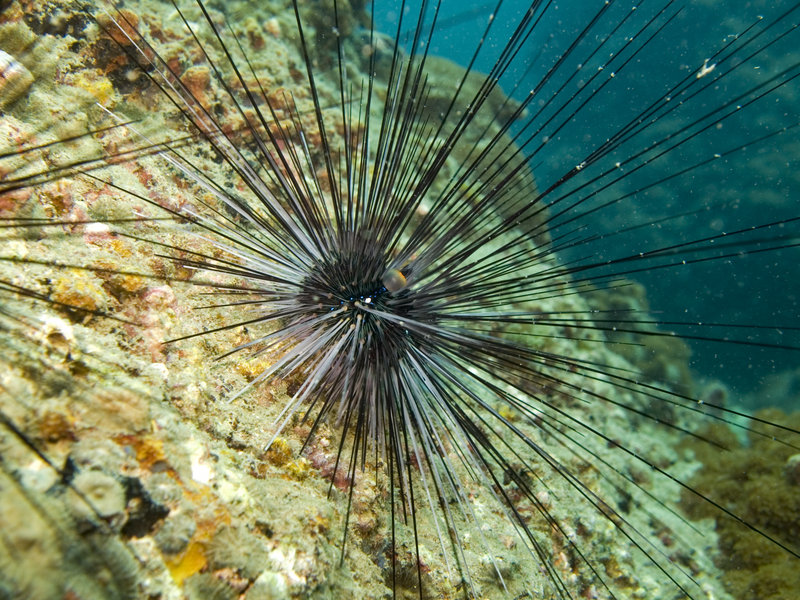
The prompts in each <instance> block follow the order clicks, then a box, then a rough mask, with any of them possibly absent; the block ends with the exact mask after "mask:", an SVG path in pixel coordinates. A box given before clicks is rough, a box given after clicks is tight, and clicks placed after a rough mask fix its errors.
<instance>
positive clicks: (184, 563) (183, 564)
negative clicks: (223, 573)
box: [164, 540, 208, 585]
mask: <svg viewBox="0 0 800 600" xmlns="http://www.w3.org/2000/svg"><path fill="white" fill-rule="evenodd" d="M164 562H165V564H166V565H167V569H169V573H170V575H172V579H173V580H174V581H175V583H177V584H178V585H181V584H182V583H183V582H184V581H185V580H186V579H188V578H189V577H191V576H192V575H194V574H195V573H199V572H200V571H202V570H203V569H204V568H205V566H206V565H207V564H208V558H207V557H206V546H205V543H203V542H199V541H197V540H192V541H191V542H189V545H188V546H187V547H186V550H184V551H183V552H182V553H181V554H180V555H179V556H178V557H176V558H172V559H170V558H168V559H166V560H165V561H164Z"/></svg>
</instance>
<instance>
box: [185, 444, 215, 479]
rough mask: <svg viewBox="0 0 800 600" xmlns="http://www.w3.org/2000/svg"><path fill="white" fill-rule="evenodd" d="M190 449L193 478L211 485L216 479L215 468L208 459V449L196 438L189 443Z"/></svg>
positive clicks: (188, 447)
mask: <svg viewBox="0 0 800 600" xmlns="http://www.w3.org/2000/svg"><path fill="white" fill-rule="evenodd" d="M186 446H187V450H188V451H189V461H190V464H191V469H192V479H193V480H194V481H196V482H197V483H202V484H204V485H209V484H210V483H211V480H212V479H214V469H213V468H212V467H211V465H210V464H208V462H207V460H206V458H207V457H206V454H207V453H206V449H205V447H204V446H203V445H202V444H201V443H200V442H199V441H198V440H196V439H190V440H189V441H188V442H187V443H186Z"/></svg>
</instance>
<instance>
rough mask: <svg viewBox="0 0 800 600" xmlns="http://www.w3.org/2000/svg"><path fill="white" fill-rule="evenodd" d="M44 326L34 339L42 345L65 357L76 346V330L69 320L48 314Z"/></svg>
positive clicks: (42, 321)
mask: <svg viewBox="0 0 800 600" xmlns="http://www.w3.org/2000/svg"><path fill="white" fill-rule="evenodd" d="M41 323H42V326H41V327H40V328H39V329H38V330H37V331H36V333H35V334H34V340H35V341H36V342H38V343H39V344H41V346H42V347H44V348H48V349H50V350H55V351H57V352H59V353H61V354H63V355H64V356H65V357H66V355H67V354H70V353H71V352H72V351H74V349H75V347H76V341H75V332H74V330H73V329H72V325H70V324H69V323H68V322H67V321H65V320H64V319H62V318H60V317H54V316H52V315H46V316H44V317H43V318H42V320H41Z"/></svg>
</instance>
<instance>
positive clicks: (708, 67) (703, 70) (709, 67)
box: [695, 58, 717, 79]
mask: <svg viewBox="0 0 800 600" xmlns="http://www.w3.org/2000/svg"><path fill="white" fill-rule="evenodd" d="M708 61H709V59H708V58H707V59H705V60H704V61H703V66H702V67H700V70H699V71H698V72H697V75H695V77H697V79H701V78H703V77H705V76H706V75H708V74H709V73H711V71H713V70H714V68H715V67H716V66H717V63H713V64H711V65H709V64H708Z"/></svg>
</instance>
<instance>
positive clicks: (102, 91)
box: [72, 70, 114, 106]
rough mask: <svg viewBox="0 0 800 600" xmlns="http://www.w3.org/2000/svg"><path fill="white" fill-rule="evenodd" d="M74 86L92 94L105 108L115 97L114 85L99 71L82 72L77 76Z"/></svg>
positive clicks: (74, 79)
mask: <svg viewBox="0 0 800 600" xmlns="http://www.w3.org/2000/svg"><path fill="white" fill-rule="evenodd" d="M72 84H73V85H75V87H79V88H81V89H82V90H85V91H87V92H88V93H90V94H91V95H92V96H93V97H94V99H95V100H97V101H98V102H99V103H100V104H102V105H103V106H108V105H109V104H110V103H111V100H112V99H113V97H114V86H113V84H112V83H111V81H110V80H109V79H108V77H106V76H105V75H103V74H101V73H99V72H98V71H91V70H87V71H81V72H80V73H78V74H77V75H75V77H74V78H73V80H72Z"/></svg>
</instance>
